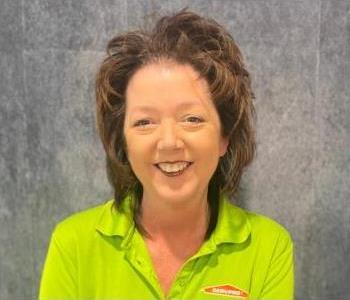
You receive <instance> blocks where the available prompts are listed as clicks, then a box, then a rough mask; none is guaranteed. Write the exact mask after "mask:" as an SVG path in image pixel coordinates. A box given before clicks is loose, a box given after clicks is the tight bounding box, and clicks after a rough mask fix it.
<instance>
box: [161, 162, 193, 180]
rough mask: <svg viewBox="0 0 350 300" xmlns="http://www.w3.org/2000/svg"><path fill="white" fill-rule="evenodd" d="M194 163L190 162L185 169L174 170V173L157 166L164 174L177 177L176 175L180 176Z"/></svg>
mask: <svg viewBox="0 0 350 300" xmlns="http://www.w3.org/2000/svg"><path fill="white" fill-rule="evenodd" d="M192 164H193V163H190V164H189V165H188V166H187V167H186V168H185V169H183V170H181V171H178V172H174V173H166V172H164V171H163V170H161V169H160V168H159V167H157V166H155V167H156V168H157V169H158V170H159V171H160V172H161V173H162V174H164V175H165V176H167V177H176V176H180V175H182V174H183V173H185V172H186V171H187V170H188V169H189V168H190V167H191V166H192Z"/></svg>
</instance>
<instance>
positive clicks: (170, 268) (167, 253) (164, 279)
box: [146, 242, 198, 294]
mask: <svg viewBox="0 0 350 300" xmlns="http://www.w3.org/2000/svg"><path fill="white" fill-rule="evenodd" d="M146 244H147V248H148V252H149V254H150V257H151V259H152V263H153V268H154V271H155V273H156V275H157V278H158V281H159V284H160V286H161V288H162V290H163V292H164V294H168V292H169V290H170V288H171V285H172V283H173V282H174V280H175V278H176V275H177V273H178V272H179V271H180V270H181V268H182V266H183V265H184V264H185V262H186V261H187V259H188V258H190V257H191V256H192V255H193V254H194V253H195V252H196V251H197V249H198V246H196V245H192V246H191V247H187V246H186V247H185V245H182V246H181V245H177V246H178V247H173V248H170V247H169V246H167V245H163V244H157V243H151V242H146ZM181 249H182V251H181ZM184 249H186V250H184Z"/></svg>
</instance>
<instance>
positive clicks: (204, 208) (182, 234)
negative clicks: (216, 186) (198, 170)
mask: <svg viewBox="0 0 350 300" xmlns="http://www.w3.org/2000/svg"><path fill="white" fill-rule="evenodd" d="M208 220H209V209H208V201H207V192H206V193H204V194H203V195H200V196H199V197H198V198H197V199H193V198H191V200H190V201H181V202H176V203H174V202H172V203H171V202H166V201H162V200H161V199H155V198H154V197H152V198H150V197H147V194H144V196H143V198H142V210H141V223H142V226H143V227H144V228H145V229H146V231H147V232H148V233H149V234H150V235H151V237H152V239H159V238H160V239H162V238H169V237H176V239H182V238H183V239H186V238H190V239H192V238H198V239H203V238H204V236H205V233H206V231H207V228H208Z"/></svg>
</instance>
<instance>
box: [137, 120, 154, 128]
mask: <svg viewBox="0 0 350 300" xmlns="http://www.w3.org/2000/svg"><path fill="white" fill-rule="evenodd" d="M150 123H151V122H150V120H147V119H142V120H138V121H136V122H135V123H134V127H144V126H146V125H149V124H150Z"/></svg>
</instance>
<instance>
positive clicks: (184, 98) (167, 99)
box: [126, 62, 212, 110]
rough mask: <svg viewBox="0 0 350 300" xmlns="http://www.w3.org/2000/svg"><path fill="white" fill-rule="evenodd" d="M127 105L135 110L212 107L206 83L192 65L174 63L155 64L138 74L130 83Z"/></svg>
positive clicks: (127, 92) (127, 91) (143, 68)
mask: <svg viewBox="0 0 350 300" xmlns="http://www.w3.org/2000/svg"><path fill="white" fill-rule="evenodd" d="M126 101H127V107H129V109H133V110H135V109H141V110H149V109H151V107H155V106H156V107H157V108H160V107H161V106H165V107H167V108H173V107H174V106H175V107H176V108H180V109H186V108H190V107H195V106H202V107H203V106H205V107H208V106H211V105H212V101H211V96H210V92H209V87H208V84H207V82H206V80H205V79H204V78H202V77H200V75H199V73H198V72H196V71H195V70H194V69H193V68H192V67H191V66H190V65H181V64H176V63H170V62H166V63H164V62H160V63H152V64H149V65H146V66H144V67H142V68H141V69H139V70H138V71H136V73H135V74H134V75H133V76H132V77H131V79H130V81H129V83H128V86H127V90H126Z"/></svg>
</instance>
